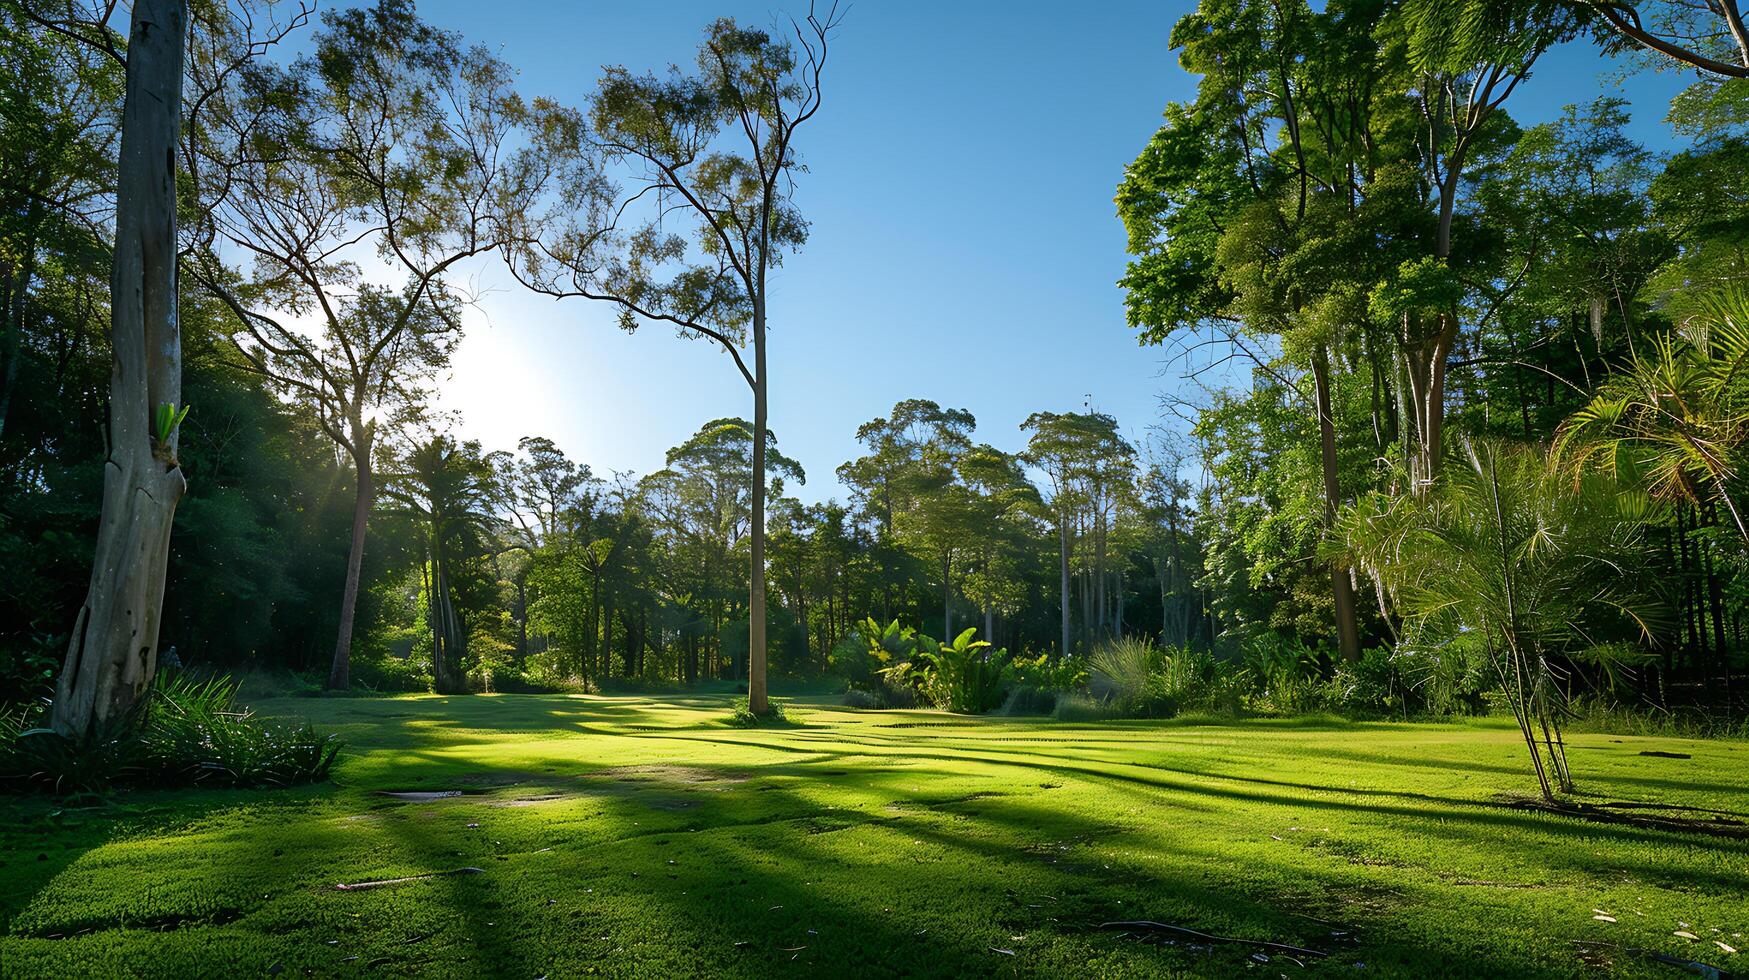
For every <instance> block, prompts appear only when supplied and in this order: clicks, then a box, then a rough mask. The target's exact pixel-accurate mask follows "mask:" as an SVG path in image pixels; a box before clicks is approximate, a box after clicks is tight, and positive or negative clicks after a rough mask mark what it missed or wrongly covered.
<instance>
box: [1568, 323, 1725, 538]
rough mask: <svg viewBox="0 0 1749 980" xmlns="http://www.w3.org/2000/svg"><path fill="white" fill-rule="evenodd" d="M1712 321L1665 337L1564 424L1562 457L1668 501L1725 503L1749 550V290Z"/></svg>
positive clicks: (1580, 468) (1613, 378)
mask: <svg viewBox="0 0 1749 980" xmlns="http://www.w3.org/2000/svg"><path fill="white" fill-rule="evenodd" d="M1703 305H1704V307H1705V308H1706V310H1707V312H1705V313H1703V314H1699V315H1696V316H1694V317H1692V318H1690V319H1689V320H1687V321H1685V322H1684V323H1683V324H1682V326H1681V329H1680V330H1679V332H1678V333H1677V334H1675V335H1672V336H1665V337H1661V338H1658V339H1657V340H1656V341H1655V342H1654V343H1653V344H1651V345H1650V346H1651V350H1650V351H1649V352H1647V353H1646V354H1644V355H1641V356H1636V357H1634V358H1633V359H1632V360H1630V361H1629V362H1628V364H1627V365H1626V366H1625V368H1623V369H1622V370H1620V371H1618V372H1616V373H1615V374H1614V375H1612V376H1611V377H1610V378H1609V380H1608V381H1606V382H1605V383H1604V384H1603V386H1602V388H1601V390H1600V391H1599V392H1598V393H1597V395H1596V396H1594V397H1593V398H1592V399H1591V400H1590V401H1589V402H1588V403H1586V404H1585V405H1584V406H1583V407H1581V408H1580V409H1579V410H1578V411H1576V412H1574V413H1573V415H1572V416H1571V417H1570V418H1569V419H1568V420H1567V421H1566V423H1565V424H1563V425H1562V427H1561V430H1560V432H1559V434H1558V436H1557V438H1556V441H1555V455H1556V458H1558V459H1560V460H1562V461H1564V462H1566V463H1568V464H1569V465H1571V466H1573V467H1575V468H1577V469H1579V470H1581V471H1583V470H1586V469H1600V470H1602V471H1603V472H1605V473H1609V474H1611V475H1620V476H1623V477H1625V478H1629V479H1633V480H1636V481H1639V482H1642V483H1643V484H1644V485H1645V486H1646V488H1647V490H1649V491H1650V492H1651V493H1652V494H1653V495H1655V496H1657V497H1659V498H1661V499H1664V500H1687V501H1691V502H1693V503H1696V504H1707V503H1710V502H1711V501H1713V500H1717V501H1718V502H1720V503H1722V504H1724V506H1725V509H1726V510H1727V511H1728V512H1729V513H1730V515H1731V519H1732V522H1733V523H1734V524H1735V525H1736V528H1737V532H1738V533H1739V534H1740V535H1742V537H1743V540H1744V542H1745V543H1746V544H1749V524H1745V522H1744V517H1743V513H1742V510H1741V509H1740V508H1739V506H1738V504H1737V501H1736V500H1735V499H1734V497H1733V495H1732V492H1731V487H1732V483H1733V482H1734V481H1735V479H1736V477H1737V468H1736V463H1737V457H1738V455H1739V454H1740V452H1741V450H1742V448H1743V446H1744V445H1745V444H1746V443H1749V405H1745V403H1744V396H1743V380H1742V376H1741V372H1742V370H1743V369H1744V367H1745V366H1746V365H1749V290H1744V289H1742V288H1738V289H1733V290H1729V291H1727V292H1724V293H1722V294H1719V295H1716V296H1714V297H1713V298H1712V300H1711V302H1704V304H1703Z"/></svg>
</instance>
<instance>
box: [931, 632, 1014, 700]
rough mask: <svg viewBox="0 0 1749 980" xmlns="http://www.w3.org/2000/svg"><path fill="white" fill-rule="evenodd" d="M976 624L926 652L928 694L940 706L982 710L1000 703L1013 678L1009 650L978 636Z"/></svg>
mask: <svg viewBox="0 0 1749 980" xmlns="http://www.w3.org/2000/svg"><path fill="white" fill-rule="evenodd" d="M977 635H978V630H977V628H976V627H972V628H970V629H967V630H965V631H964V632H962V633H960V635H958V636H956V637H954V640H953V642H952V643H941V644H937V646H936V648H935V649H934V650H932V651H929V650H926V651H923V653H922V658H923V661H924V663H925V667H924V682H923V691H924V694H925V695H927V696H928V697H929V700H930V701H932V702H934V704H935V706H936V707H938V708H945V709H947V710H948V711H957V712H961V713H964V714H981V713H983V712H986V711H993V710H995V709H996V708H998V707H1000V706H1001V704H1002V699H1003V698H1004V697H1006V696H1007V693H1008V684H1009V682H1010V681H1011V680H1012V679H1013V673H1014V671H1013V668H1012V666H1011V665H1010V664H1009V662H1008V651H1006V650H991V649H990V644H989V642H988V641H985V640H974V639H972V637H974V636H977Z"/></svg>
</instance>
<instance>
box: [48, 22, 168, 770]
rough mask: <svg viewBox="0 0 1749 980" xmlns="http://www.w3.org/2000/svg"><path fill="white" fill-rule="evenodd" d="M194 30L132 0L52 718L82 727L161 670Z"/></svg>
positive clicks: (118, 710) (134, 696)
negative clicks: (82, 518)
mask: <svg viewBox="0 0 1749 980" xmlns="http://www.w3.org/2000/svg"><path fill="white" fill-rule="evenodd" d="M187 31H188V7H187V4H186V2H183V0H138V2H136V3H135V5H134V10H133V19H132V23H131V26H130V28H129V40H128V49H127V84H126V95H125V101H124V103H123V108H122V122H121V160H120V166H119V168H118V170H119V176H118V178H117V182H116V192H115V197H116V221H115V258H114V264H113V266H112V272H111V279H110V291H111V301H110V344H111V349H112V351H113V355H114V363H113V370H112V373H111V374H110V384H109V440H110V446H109V458H108V460H107V461H106V464H105V466H104V469H103V512H102V517H101V519H100V522H99V524H98V531H97V554H96V556H95V558H94V559H93V561H92V568H91V585H90V588H89V589H88V590H87V592H86V597H85V604H84V606H82V607H81V608H80V610H79V615H78V618H77V619H76V620H75V622H74V624H73V630H72V639H71V641H70V642H69V643H68V645H67V658H66V662H65V663H64V664H63V665H62V667H61V676H60V680H59V682H58V684H57V687H56V693H55V710H54V717H53V724H54V727H55V730H56V731H58V732H60V733H61V734H63V735H66V736H70V737H74V736H81V735H84V734H86V733H88V732H91V731H93V730H95V729H98V728H101V727H103V726H105V725H107V724H109V723H112V722H114V721H116V720H117V719H120V718H122V717H124V716H126V715H127V713H128V712H129V711H131V710H132V708H133V706H134V705H135V703H137V702H138V700H139V699H140V697H141V696H143V695H144V694H145V692H146V690H147V688H148V686H149V685H150V683H151V680H152V675H153V673H154V672H155V671H156V669H157V657H158V618H159V615H160V613H161V612H162V610H163V605H164V568H165V564H166V563H167V562H168V560H169V554H170V528H171V524H172V522H173V521H174V520H175V517H176V505H177V502H178V501H180V500H181V499H182V494H183V493H184V492H185V491H186V490H187V487H188V483H187V481H186V480H185V479H184V478H183V474H182V467H181V465H180V464H179V463H178V462H177V459H176V445H177V430H178V428H179V427H180V423H181V421H182V417H183V416H184V415H186V413H187V408H186V407H185V406H184V405H182V333H181V330H180V329H179V326H178V323H177V318H176V256H177V237H176V144H177V137H178V134H179V131H180V126H181V123H182V66H183V58H184V44H185V38H186V35H187Z"/></svg>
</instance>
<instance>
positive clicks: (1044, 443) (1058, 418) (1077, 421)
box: [1020, 412, 1135, 657]
mask: <svg viewBox="0 0 1749 980" xmlns="http://www.w3.org/2000/svg"><path fill="white" fill-rule="evenodd" d="M1020 427H1021V428H1022V429H1025V430H1030V431H1031V432H1032V435H1031V436H1030V437H1029V438H1028V440H1027V444H1026V452H1025V453H1024V454H1023V455H1022V459H1024V460H1025V461H1026V462H1027V463H1028V464H1030V465H1032V466H1035V467H1037V468H1038V469H1039V470H1040V471H1042V472H1043V473H1044V476H1045V481H1046V488H1047V489H1048V490H1049V495H1050V496H1049V499H1048V500H1046V501H1045V505H1046V507H1047V508H1048V510H1049V513H1050V518H1051V523H1052V524H1053V525H1054V530H1055V531H1056V535H1057V558H1058V586H1059V600H1060V603H1061V616H1060V626H1061V641H1062V645H1061V646H1060V647H1059V649H1058V653H1059V655H1060V656H1064V657H1066V656H1068V655H1069V654H1070V653H1071V652H1072V648H1073V636H1072V633H1071V631H1070V613H1069V565H1070V560H1071V558H1072V557H1073V554H1074V550H1075V539H1076V537H1077V529H1078V528H1082V527H1089V528H1091V527H1093V526H1095V522H1096V520H1097V519H1098V518H1097V514H1099V513H1100V512H1101V508H1102V506H1103V505H1102V501H1103V500H1104V498H1105V496H1106V495H1107V494H1108V493H1110V492H1111V491H1112V490H1113V488H1115V487H1117V486H1118V485H1120V484H1121V483H1126V482H1127V479H1128V476H1129V475H1130V472H1131V470H1132V469H1133V466H1134V464H1133V462H1132V461H1131V458H1132V457H1133V456H1134V455H1135V449H1134V448H1133V447H1132V446H1130V444H1129V443H1128V442H1127V441H1125V439H1124V438H1123V436H1121V435H1119V434H1118V431H1117V419H1114V418H1112V417H1111V416H1109V415H1104V414H1101V413H1098V412H1086V413H1062V414H1059V413H1056V412H1034V413H1032V414H1031V415H1029V416H1027V419H1026V421H1025V422H1022V423H1021V424H1020ZM1101 572H1103V569H1101Z"/></svg>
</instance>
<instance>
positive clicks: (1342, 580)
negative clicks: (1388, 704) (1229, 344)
mask: <svg viewBox="0 0 1749 980" xmlns="http://www.w3.org/2000/svg"><path fill="white" fill-rule="evenodd" d="M1329 358H1330V353H1329V351H1328V350H1326V349H1325V348H1324V347H1323V346H1322V345H1320V346H1319V347H1318V349H1317V351H1315V352H1314V353H1313V355H1312V377H1313V382H1314V387H1315V388H1316V390H1317V398H1316V402H1317V406H1316V407H1317V412H1318V443H1319V456H1320V459H1321V461H1322V465H1323V471H1324V526H1325V527H1326V528H1328V527H1330V526H1331V525H1333V524H1335V522H1336V511H1337V510H1338V508H1340V507H1341V506H1342V487H1341V484H1340V483H1339V481H1338V480H1337V459H1336V421H1335V416H1334V415H1333V411H1334V409H1333V408H1332V407H1331V404H1332V399H1331V397H1330V360H1329ZM1330 585H1331V588H1332V589H1333V590H1334V593H1335V595H1334V598H1335V601H1336V646H1337V649H1339V650H1340V651H1341V653H1342V659H1343V660H1346V661H1348V662H1350V663H1353V662H1354V661H1356V660H1359V659H1360V630H1359V627H1358V625H1357V624H1356V622H1355V613H1354V583H1353V581H1352V580H1351V579H1350V578H1349V577H1348V569H1346V568H1343V567H1342V566H1341V565H1339V564H1336V565H1332V566H1331V568H1330Z"/></svg>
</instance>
